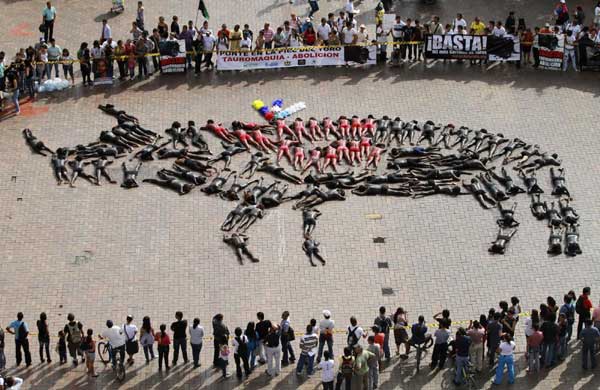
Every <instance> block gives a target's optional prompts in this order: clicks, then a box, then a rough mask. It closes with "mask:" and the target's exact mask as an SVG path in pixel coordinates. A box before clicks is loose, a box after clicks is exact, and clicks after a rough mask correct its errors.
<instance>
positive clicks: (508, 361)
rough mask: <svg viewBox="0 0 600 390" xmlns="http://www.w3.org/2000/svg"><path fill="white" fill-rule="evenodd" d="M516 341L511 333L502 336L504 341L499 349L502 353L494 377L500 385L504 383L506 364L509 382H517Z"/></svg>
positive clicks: (495, 381)
mask: <svg viewBox="0 0 600 390" xmlns="http://www.w3.org/2000/svg"><path fill="white" fill-rule="evenodd" d="M515 347H516V346H515V342H514V341H512V337H510V335H509V334H504V335H503V336H502V342H501V343H500V346H499V347H498V349H497V352H498V353H499V354H500V357H499V359H498V367H496V377H495V378H494V384H496V385H499V384H501V383H502V378H503V376H504V366H506V370H507V371H508V383H509V384H513V383H515V357H514V356H515Z"/></svg>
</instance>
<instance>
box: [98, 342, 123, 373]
mask: <svg viewBox="0 0 600 390" xmlns="http://www.w3.org/2000/svg"><path fill="white" fill-rule="evenodd" d="M96 349H97V351H98V355H99V357H100V361H101V362H102V363H104V365H105V366H106V365H107V364H108V363H109V362H111V361H112V354H113V349H112V347H111V346H110V343H109V342H104V341H100V342H99V343H98V345H97V346H96ZM117 352H118V353H119V355H121V356H119V357H118V358H117V357H115V360H117V365H116V366H114V367H113V371H115V375H116V377H117V380H118V381H119V382H123V381H124V380H125V365H124V364H123V360H124V359H123V357H124V355H123V354H124V352H123V350H122V349H118V350H117Z"/></svg>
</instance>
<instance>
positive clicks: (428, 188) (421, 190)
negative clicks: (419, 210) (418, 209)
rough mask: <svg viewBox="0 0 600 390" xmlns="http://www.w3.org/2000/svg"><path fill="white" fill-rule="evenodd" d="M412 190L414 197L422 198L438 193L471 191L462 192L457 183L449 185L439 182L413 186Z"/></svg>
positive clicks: (455, 194)
mask: <svg viewBox="0 0 600 390" xmlns="http://www.w3.org/2000/svg"><path fill="white" fill-rule="evenodd" d="M411 190H412V193H413V196H412V197H413V198H414V199H417V198H422V197H425V196H431V195H437V194H442V195H450V196H458V195H469V193H464V192H461V188H460V186H459V185H456V184H453V185H449V186H448V185H439V184H435V183H432V184H429V185H423V186H418V187H411Z"/></svg>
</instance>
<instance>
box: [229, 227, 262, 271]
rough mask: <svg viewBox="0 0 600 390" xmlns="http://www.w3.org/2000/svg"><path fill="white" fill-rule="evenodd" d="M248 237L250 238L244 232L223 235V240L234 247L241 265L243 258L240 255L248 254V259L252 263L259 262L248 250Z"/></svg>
mask: <svg viewBox="0 0 600 390" xmlns="http://www.w3.org/2000/svg"><path fill="white" fill-rule="evenodd" d="M249 239H250V238H249V237H248V236H246V235H245V234H238V233H233V234H231V235H230V236H226V235H223V242H225V243H226V244H227V245H230V246H232V247H233V248H234V249H235V254H236V256H237V258H238V260H239V261H240V264H242V265H243V264H244V258H243V257H242V255H246V256H248V258H249V259H250V261H251V262H253V263H258V262H259V260H258V259H257V258H256V257H254V255H253V254H252V253H251V252H250V251H249V250H248V244H247V241H248V240H249Z"/></svg>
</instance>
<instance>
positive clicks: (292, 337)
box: [287, 326, 296, 341]
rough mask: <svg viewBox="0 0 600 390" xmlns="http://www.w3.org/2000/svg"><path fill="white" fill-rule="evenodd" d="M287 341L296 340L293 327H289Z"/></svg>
mask: <svg viewBox="0 0 600 390" xmlns="http://www.w3.org/2000/svg"><path fill="white" fill-rule="evenodd" d="M287 340H288V341H294V340H296V335H295V334H294V329H292V327H291V326H289V327H288V331H287Z"/></svg>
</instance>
